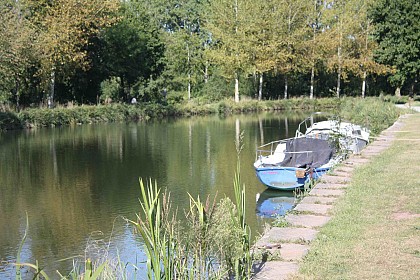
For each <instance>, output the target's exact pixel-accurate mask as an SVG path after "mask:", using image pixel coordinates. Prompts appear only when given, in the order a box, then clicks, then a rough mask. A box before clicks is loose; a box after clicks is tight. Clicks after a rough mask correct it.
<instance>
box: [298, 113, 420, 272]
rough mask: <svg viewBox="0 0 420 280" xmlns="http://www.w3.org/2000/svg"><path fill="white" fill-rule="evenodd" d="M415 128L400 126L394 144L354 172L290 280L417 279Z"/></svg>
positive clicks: (413, 121) (419, 196)
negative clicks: (297, 270)
mask: <svg viewBox="0 0 420 280" xmlns="http://www.w3.org/2000/svg"><path fill="white" fill-rule="evenodd" d="M419 122H420V115H412V116H411V117H410V118H409V119H407V120H405V123H406V126H405V127H404V128H403V129H402V131H406V132H402V133H398V138H399V139H400V140H396V141H395V142H394V143H393V145H392V146H391V148H390V149H388V150H386V151H385V152H383V153H382V154H381V155H379V156H377V157H375V158H374V159H373V160H372V161H371V162H370V163H369V164H366V165H364V166H363V167H360V168H357V169H356V170H355V172H354V174H353V176H352V182H351V184H350V186H349V187H348V188H347V191H346V195H345V197H344V198H343V199H342V200H340V201H339V203H338V204H337V205H336V206H335V209H334V212H335V215H334V217H333V219H332V220H331V221H330V222H329V223H328V224H327V225H326V226H325V227H323V228H322V229H321V231H320V233H319V234H318V236H317V239H316V240H315V241H314V242H313V243H312V244H311V250H310V252H309V254H308V255H307V257H306V259H305V260H304V262H303V263H301V269H300V274H299V275H298V276H296V277H295V278H296V279H418V275H420V267H419V265H418V264H419V261H420V259H419V256H418V250H419V246H420V231H419V229H418V228H419V227H420V217H419V214H420V207H419V205H420V187H419V185H420V179H419V176H418V174H419V173H420V131H419V130H418V123H419ZM407 139H413V140H407Z"/></svg>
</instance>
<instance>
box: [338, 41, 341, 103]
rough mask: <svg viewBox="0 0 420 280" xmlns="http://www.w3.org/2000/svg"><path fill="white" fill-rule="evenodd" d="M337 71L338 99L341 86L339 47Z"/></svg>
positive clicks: (339, 49) (339, 48) (339, 50)
mask: <svg viewBox="0 0 420 280" xmlns="http://www.w3.org/2000/svg"><path fill="white" fill-rule="evenodd" d="M337 54H338V70H337V98H340V86H341V46H339V47H338V50H337Z"/></svg>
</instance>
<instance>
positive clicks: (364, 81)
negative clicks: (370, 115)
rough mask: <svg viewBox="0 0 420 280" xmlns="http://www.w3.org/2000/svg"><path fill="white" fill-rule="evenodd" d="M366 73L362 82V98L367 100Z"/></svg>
mask: <svg viewBox="0 0 420 280" xmlns="http://www.w3.org/2000/svg"><path fill="white" fill-rule="evenodd" d="M366 76H367V73H366V71H364V72H363V82H362V98H365V95H366Z"/></svg>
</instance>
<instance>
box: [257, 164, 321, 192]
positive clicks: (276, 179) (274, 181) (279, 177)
mask: <svg viewBox="0 0 420 280" xmlns="http://www.w3.org/2000/svg"><path fill="white" fill-rule="evenodd" d="M328 170H329V168H328V167H319V168H315V169H313V170H312V171H311V172H305V170H304V169H303V168H296V167H278V166H275V167H260V168H256V169H255V171H256V174H257V177H258V179H259V180H260V181H261V183H263V184H264V185H266V186H267V187H268V188H270V189H276V190H289V191H290V190H294V189H299V188H303V187H304V186H305V184H306V183H308V182H309V181H310V180H311V179H313V180H317V179H318V178H319V177H321V176H322V175H323V174H325V173H326V172H327V171H328ZM296 172H298V173H299V172H300V173H303V172H304V175H303V176H299V177H298V176H297V175H296Z"/></svg>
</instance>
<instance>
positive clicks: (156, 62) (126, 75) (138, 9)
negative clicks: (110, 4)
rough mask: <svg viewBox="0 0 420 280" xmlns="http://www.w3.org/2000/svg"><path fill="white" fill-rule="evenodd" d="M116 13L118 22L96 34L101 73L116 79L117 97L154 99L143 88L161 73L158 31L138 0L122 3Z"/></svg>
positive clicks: (161, 48) (162, 48) (162, 49)
mask: <svg viewBox="0 0 420 280" xmlns="http://www.w3.org/2000/svg"><path fill="white" fill-rule="evenodd" d="M119 16H120V21H119V22H118V23H116V24H115V25H113V26H112V27H110V28H107V29H106V30H104V32H102V33H101V36H100V38H101V40H102V42H103V46H102V50H101V56H102V64H103V65H102V67H104V68H105V70H104V72H105V75H106V77H107V78H112V77H118V79H111V80H114V81H116V80H118V81H119V82H120V88H121V89H122V92H121V94H122V96H119V98H120V99H121V98H122V99H126V100H128V99H129V97H130V95H132V96H137V97H140V98H141V100H144V101H146V100H150V99H154V98H153V97H151V96H150V94H151V93H150V92H147V87H148V86H149V84H150V83H151V81H152V80H156V79H157V78H158V77H159V75H160V73H161V72H162V67H163V65H162V56H163V52H164V46H163V42H162V35H161V32H160V31H159V29H158V26H157V25H156V24H155V22H154V21H152V20H151V18H150V15H149V14H148V12H147V9H146V7H145V6H144V5H143V3H142V2H141V1H127V2H125V3H123V4H122V7H121V10H120V14H119ZM155 94H156V93H155Z"/></svg>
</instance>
